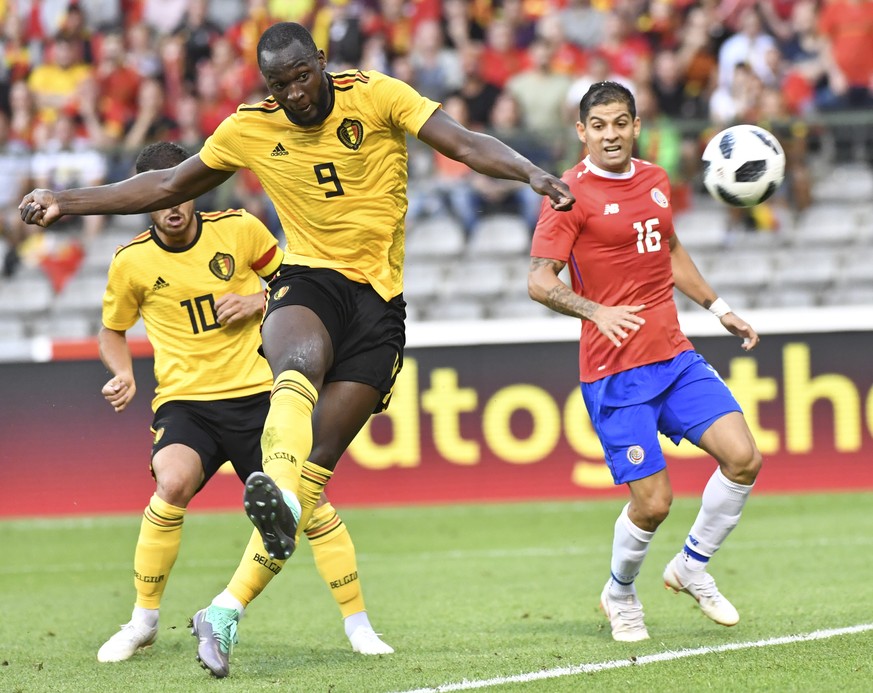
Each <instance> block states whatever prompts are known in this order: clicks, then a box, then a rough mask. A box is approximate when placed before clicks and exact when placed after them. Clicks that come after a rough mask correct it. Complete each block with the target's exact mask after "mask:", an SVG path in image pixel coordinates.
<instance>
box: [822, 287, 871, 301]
mask: <svg viewBox="0 0 873 693" xmlns="http://www.w3.org/2000/svg"><path fill="white" fill-rule="evenodd" d="M824 300H825V302H826V304H827V305H829V306H873V284H868V285H861V286H855V285H844V286H837V287H835V288H834V289H833V290H831V291H826V292H825V293H824Z"/></svg>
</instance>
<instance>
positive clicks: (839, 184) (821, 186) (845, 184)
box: [815, 163, 873, 201]
mask: <svg viewBox="0 0 873 693" xmlns="http://www.w3.org/2000/svg"><path fill="white" fill-rule="evenodd" d="M815 196H816V198H817V199H819V200H827V201H838V200H842V201H854V200H869V199H870V198H873V170H871V169H870V167H869V166H868V165H866V164H861V163H857V164H855V163H851V164H838V165H836V166H834V167H833V168H832V169H831V171H830V172H829V173H828V175H826V176H822V177H821V178H820V179H819V180H817V181H816V182H815Z"/></svg>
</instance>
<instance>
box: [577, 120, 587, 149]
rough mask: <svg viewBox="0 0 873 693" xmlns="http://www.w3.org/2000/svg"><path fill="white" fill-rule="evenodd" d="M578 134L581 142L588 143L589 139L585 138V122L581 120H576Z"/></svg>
mask: <svg viewBox="0 0 873 693" xmlns="http://www.w3.org/2000/svg"><path fill="white" fill-rule="evenodd" d="M576 134H577V135H578V136H579V141H580V142H585V144H588V142H587V140H586V139H585V123H583V122H582V121H581V120H577V121H576Z"/></svg>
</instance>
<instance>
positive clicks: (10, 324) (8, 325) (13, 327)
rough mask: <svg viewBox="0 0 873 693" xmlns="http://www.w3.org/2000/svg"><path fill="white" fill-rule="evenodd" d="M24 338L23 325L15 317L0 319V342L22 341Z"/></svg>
mask: <svg viewBox="0 0 873 693" xmlns="http://www.w3.org/2000/svg"><path fill="white" fill-rule="evenodd" d="M24 336H25V330H24V323H23V322H22V321H21V320H19V319H18V318H16V317H12V316H10V317H2V318H0V340H2V341H7V340H13V339H22V338H23V337H24Z"/></svg>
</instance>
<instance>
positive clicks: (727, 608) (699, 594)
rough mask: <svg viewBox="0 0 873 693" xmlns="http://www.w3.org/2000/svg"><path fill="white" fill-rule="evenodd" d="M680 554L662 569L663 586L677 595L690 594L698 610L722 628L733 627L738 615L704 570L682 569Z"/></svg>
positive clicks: (737, 621)
mask: <svg viewBox="0 0 873 693" xmlns="http://www.w3.org/2000/svg"><path fill="white" fill-rule="evenodd" d="M683 562H684V558H683V557H682V552H679V553H678V554H676V556H674V557H673V560H672V561H670V562H669V563H668V564H667V567H666V568H664V586H665V587H666V588H667V589H671V590H673V591H674V592H676V593H677V594H678V593H679V592H685V594H690V595H691V596H692V597H694V598H695V599H696V600H697V603H698V604H700V610H701V611H702V612H703V613H704V614H706V615H707V616H708V617H709V618H711V619H712V620H713V621H715V622H716V623H718V624H720V625H722V626H735V625H736V624H737V623H739V621H740V614H739V613H738V612H737V610H736V609H735V608H734V605H733V604H731V603H730V602H729V601H728V600H727V599H726V598H725V597H724V595H723V594H722V593H721V592H719V591H718V587H716V586H715V579H714V578H713V577H712V575H710V574H709V573H708V572H706V571H705V570H702V571H690V570H685V569H684V568H683V567H682V563H683Z"/></svg>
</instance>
